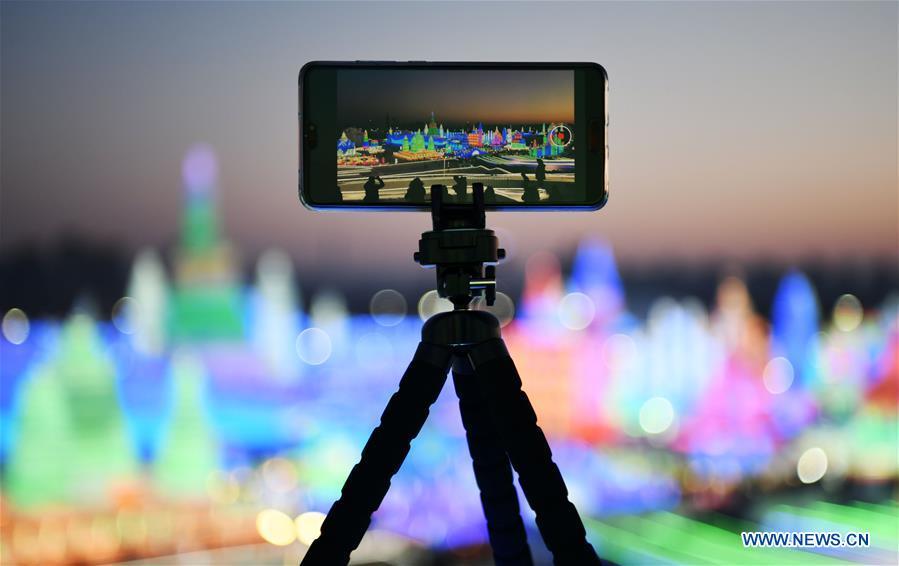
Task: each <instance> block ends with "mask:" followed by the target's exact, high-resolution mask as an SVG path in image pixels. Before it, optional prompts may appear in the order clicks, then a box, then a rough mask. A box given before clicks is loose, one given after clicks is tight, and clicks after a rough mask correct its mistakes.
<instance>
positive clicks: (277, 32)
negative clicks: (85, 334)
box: [0, 2, 899, 270]
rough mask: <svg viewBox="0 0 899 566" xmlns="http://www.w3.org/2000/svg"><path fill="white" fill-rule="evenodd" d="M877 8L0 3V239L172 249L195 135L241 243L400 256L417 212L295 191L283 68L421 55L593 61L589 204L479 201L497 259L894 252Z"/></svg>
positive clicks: (889, 73) (886, 97) (892, 183)
mask: <svg viewBox="0 0 899 566" xmlns="http://www.w3.org/2000/svg"><path fill="white" fill-rule="evenodd" d="M897 6H899V5H897V3H895V2H872V3H866V2H852V3H840V2H827V3H811V2H801V3H773V2H747V3H737V2H700V3H671V2H665V3H650V2H633V3H574V4H563V3H555V2H553V3H549V4H540V3H514V4H513V3H498V4H490V3H484V2H477V3H447V2H439V3H437V2H435V3H418V4H411V3H397V4H382V3H377V2H365V3H362V4H351V3H343V2H338V3H329V4H315V3H281V2H277V3H241V2H229V3H224V4H215V3H205V2H204V3H184V4H175V3H170V2H141V3H106V2H95V3H77V2H71V3H63V4H55V3H15V2H3V3H2V6H0V15H2V18H0V22H2V23H0V26H2V29H0V41H2V45H0V57H2V59H0V69H2V71H0V72H2V81H0V85H2V86H0V88H2V97H0V105H2V106H0V119H2V133H0V136H2V137H0V143H2V145H0V148H2V164H0V181H2V191H0V215H2V216H0V220H2V222H0V230H2V232H0V251H7V250H11V249H14V248H16V247H18V246H21V245H24V244H38V245H43V244H49V243H53V242H58V241H59V240H60V239H61V238H63V237H64V236H65V235H67V234H77V235H79V236H82V237H85V238H91V239H94V240H96V241H101V242H111V243H115V244H117V245H121V246H125V247H126V248H128V249H137V248H139V247H141V246H143V245H147V244H149V245H155V246H166V245H168V244H170V243H171V242H173V241H174V239H175V237H176V235H177V231H178V226H179V224H178V223H179V214H180V210H181V202H182V195H183V191H182V186H181V180H180V171H181V164H180V162H181V159H182V157H183V155H184V154H185V152H186V151H187V150H188V148H190V147H191V146H192V145H193V144H195V143H198V142H202V143H208V144H210V145H211V146H212V147H213V148H215V150H216V152H217V153H218V156H219V159H220V172H221V181H220V194H219V201H220V206H221V209H222V213H223V223H224V228H225V230H226V232H227V234H228V237H229V238H230V239H231V240H232V241H233V242H234V243H235V244H236V246H237V247H238V249H240V250H241V251H242V252H243V253H244V254H246V255H247V256H250V257H252V255H253V254H255V253H257V252H258V251H259V250H262V249H265V248H267V247H269V246H279V247H282V248H284V249H286V250H287V251H289V252H290V253H291V254H292V255H293V257H294V258H295V259H296V260H297V261H298V264H299V266H300V267H301V268H308V269H310V270H312V269H331V268H332V267H333V266H335V265H341V264H343V265H352V266H355V267H357V268H360V269H366V268H368V267H377V268H383V267H384V266H391V267H393V266H396V267H397V268H402V269H406V270H409V269H414V268H413V267H411V266H410V264H411V262H410V259H409V258H410V257H411V256H410V254H411V250H412V249H414V248H415V245H416V242H417V239H418V236H419V233H420V232H421V231H422V230H424V229H427V228H428V225H429V222H430V219H429V217H428V215H427V214H423V213H399V212H392V213H362V212H353V213H329V214H320V213H313V212H310V211H309V210H306V209H304V208H303V207H302V206H301V205H300V203H299V200H298V198H297V190H296V188H297V120H296V118H297V110H298V109H297V73H298V71H299V69H300V67H301V66H302V65H303V64H304V63H306V62H307V61H310V60H355V59H382V60H391V59H393V60H408V59H416V60H418V59H423V60H473V61H474V60H500V61H502V60H520V61H528V60H535V61H553V60H561V61H566V60H567V61H596V62H598V63H601V64H602V65H603V66H604V67H605V68H606V70H607V71H608V74H609V80H610V89H611V90H610V99H609V107H610V117H611V123H610V147H611V150H610V157H611V166H610V171H611V198H610V201H609V204H608V205H607V206H606V208H605V209H604V210H602V211H601V212H598V213H585V212H578V213H558V212H532V213H517V212H509V213H497V214H493V215H491V216H490V217H489V218H488V222H490V223H491V224H492V225H494V226H497V227H500V228H502V229H503V234H506V237H507V239H508V241H509V242H514V245H515V246H516V247H517V250H518V251H519V252H523V253H527V252H532V251H536V250H540V249H556V250H563V249H568V248H569V247H570V246H571V245H572V244H573V243H574V242H576V241H577V240H578V239H579V238H580V237H582V236H584V235H596V236H599V237H602V238H605V239H607V240H609V241H611V242H612V244H613V245H614V247H615V250H616V252H617V255H618V257H619V259H620V260H621V261H631V262H645V261H656V260H671V259H672V258H673V259H675V260H678V259H684V260H692V259H700V260H702V259H715V260H719V259H720V260H734V261H746V260H757V259H771V260H778V261H779V260H783V261H794V260H802V259H808V258H818V257H823V258H829V259H831V260H833V261H838V262H839V261H843V260H846V259H854V258H858V257H869V256H880V257H894V256H895V252H896V248H897V213H899V204H897V184H896V183H897V163H896V159H897V142H896V138H897V110H896V106H897V105H896V100H897V53H896V52H897V50H896V45H897ZM371 234H377V235H378V237H377V238H373V237H370V236H367V235H371ZM350 243H351V244H352V245H348V244H350Z"/></svg>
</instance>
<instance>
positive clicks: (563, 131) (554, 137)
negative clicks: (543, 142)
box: [549, 126, 571, 147]
mask: <svg viewBox="0 0 899 566" xmlns="http://www.w3.org/2000/svg"><path fill="white" fill-rule="evenodd" d="M549 143H551V144H553V145H555V146H559V147H565V146H566V145H568V144H569V143H571V130H569V129H568V126H556V127H555V128H553V129H552V130H550V131H549Z"/></svg>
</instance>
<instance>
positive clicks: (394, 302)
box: [369, 289, 407, 326]
mask: <svg viewBox="0 0 899 566" xmlns="http://www.w3.org/2000/svg"><path fill="white" fill-rule="evenodd" d="M369 312H370V313H371V317H372V318H373V319H374V321H375V322H376V323H378V324H380V325H381V326H396V325H397V324H399V323H401V322H402V321H403V319H404V318H405V317H406V312H407V306H406V298H405V297H403V295H402V293H400V292H399V291H397V290H395V289H381V290H380V291H378V292H377V293H375V294H374V296H372V298H371V301H370V302H369Z"/></svg>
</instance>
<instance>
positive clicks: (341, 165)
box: [337, 113, 576, 204]
mask: <svg viewBox="0 0 899 566" xmlns="http://www.w3.org/2000/svg"><path fill="white" fill-rule="evenodd" d="M337 165H338V189H339V193H340V195H341V198H342V200H344V201H359V200H361V201H362V202H363V203H379V202H386V203H389V202H390V201H397V200H402V201H406V202H425V201H426V200H428V199H429V198H430V197H429V192H428V191H429V189H430V186H431V185H433V184H440V185H444V186H447V187H448V188H449V193H448V196H449V198H450V199H451V200H459V201H465V200H466V199H470V196H469V195H470V194H471V193H470V191H471V189H470V187H471V184H472V183H476V182H479V183H483V184H484V187H485V193H484V194H485V200H486V202H488V203H495V204H514V203H526V204H533V203H538V202H541V201H543V202H553V203H557V202H564V201H565V200H566V199H567V200H575V199H576V195H575V194H574V193H573V191H572V187H573V183H574V144H573V143H572V130H571V125H570V124H563V123H558V124H557V123H549V124H546V123H543V124H532V125H519V126H512V125H511V124H509V125H504V126H498V125H496V126H492V127H490V126H487V127H485V126H484V124H483V123H478V124H477V125H475V126H474V127H472V128H471V129H470V130H469V129H458V130H453V129H451V128H448V127H444V125H443V124H440V123H438V122H437V120H436V118H435V116H434V114H433V113H432V114H431V117H430V119H428V120H427V121H425V122H424V124H423V125H422V126H419V127H418V128H415V129H412V128H400V127H397V128H394V127H392V126H390V127H387V128H386V129H384V128H381V129H378V130H370V129H365V128H358V127H349V128H346V129H344V130H343V132H342V133H341V134H340V138H339V139H338V140H337Z"/></svg>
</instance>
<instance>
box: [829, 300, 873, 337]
mask: <svg viewBox="0 0 899 566" xmlns="http://www.w3.org/2000/svg"><path fill="white" fill-rule="evenodd" d="M864 315H865V313H864V311H863V310H862V303H861V301H859V300H858V298H857V297H856V296H855V295H852V294H849V293H846V294H845V295H841V296H840V298H839V299H837V302H836V304H834V307H833V324H834V326H836V327H837V328H838V329H840V330H842V331H843V332H852V331H853V330H855V329H856V328H858V325H860V324H861V323H862V319H863V318H864Z"/></svg>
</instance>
